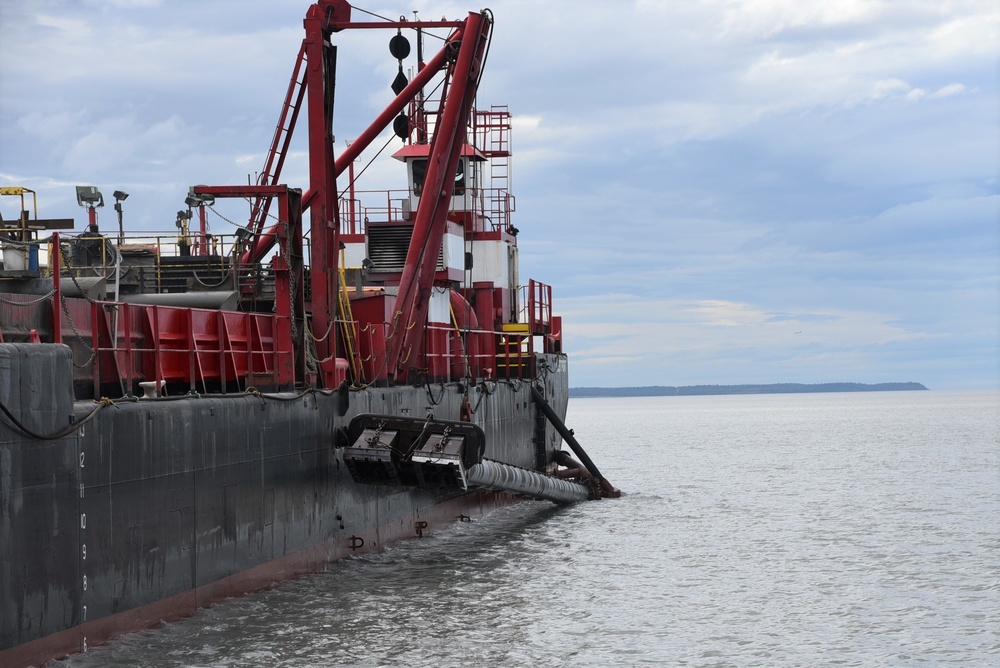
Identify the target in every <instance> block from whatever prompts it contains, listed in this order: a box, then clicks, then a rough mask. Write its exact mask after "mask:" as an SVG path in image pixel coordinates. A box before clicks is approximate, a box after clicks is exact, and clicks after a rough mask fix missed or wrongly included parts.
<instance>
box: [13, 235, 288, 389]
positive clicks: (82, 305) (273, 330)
mask: <svg viewBox="0 0 1000 668" xmlns="http://www.w3.org/2000/svg"><path fill="white" fill-rule="evenodd" d="M56 239H58V236H57V235H53V237H50V238H48V239H43V240H38V241H32V242H28V243H24V242H19V243H20V246H19V249H18V252H23V253H24V254H25V255H26V256H28V255H30V256H33V257H36V258H37V261H36V262H35V263H34V265H33V266H32V265H31V264H28V265H27V266H25V267H21V266H20V264H23V263H19V264H18V268H17V269H12V268H9V267H8V266H6V265H5V267H4V270H3V272H2V273H0V278H2V279H9V280H10V281H11V282H10V284H9V285H10V286H11V287H10V290H9V291H8V290H5V289H4V287H3V285H4V284H3V283H0V291H2V292H5V293H6V294H4V295H3V299H2V303H0V340H6V341H37V342H46V343H63V344H66V345H67V346H69V347H70V349H71V350H72V353H73V364H74V367H75V371H74V385H75V387H76V391H77V396H78V397H79V398H87V397H88V396H101V395H108V396H119V392H120V394H121V395H123V396H128V395H131V394H133V393H136V392H137V391H138V387H139V383H143V382H151V383H154V384H158V385H163V386H164V387H166V388H169V390H170V391H171V392H176V391H179V390H181V389H183V390H184V391H194V392H220V391H231V390H244V389H246V388H248V387H253V386H258V387H261V388H271V389H273V388H288V387H291V386H293V384H294V382H295V371H294V359H295V356H294V349H293V345H292V334H291V331H292V329H293V325H292V323H291V318H290V316H289V315H288V313H289V311H288V309H287V307H285V308H279V309H277V312H276V313H274V312H266V313H260V312H240V311H237V310H236V301H237V297H236V294H235V292H234V291H233V290H232V288H230V289H229V290H211V289H207V288H211V287H218V285H217V284H216V285H202V286H200V287H201V289H194V290H191V291H190V294H181V295H164V294H157V293H168V292H186V291H187V289H188V288H189V287H191V286H188V285H185V286H180V288H179V289H177V290H172V289H169V286H168V283H169V281H170V267H171V263H177V264H178V266H185V267H186V268H187V269H188V276H191V275H192V273H193V277H194V279H195V280H198V279H199V276H200V277H201V278H207V277H208V276H209V274H210V272H211V271H218V272H219V275H222V276H223V278H224V274H225V272H226V271H229V267H230V266H231V265H227V264H226V263H224V262H221V261H220V258H218V257H214V256H211V255H205V256H202V257H197V258H196V260H197V263H196V264H195V265H193V266H194V271H193V272H192V271H191V269H192V265H190V264H188V265H185V264H184V262H181V261H179V260H178V258H186V259H188V260H190V257H191V256H189V255H184V254H182V253H181V252H178V254H177V255H172V254H171V250H172V249H171V245H172V243H171V242H169V241H167V237H162V236H155V235H154V236H150V237H147V238H145V239H144V240H140V241H136V239H135V238H132V239H130V243H129V244H113V243H111V241H110V240H108V239H107V238H105V237H102V236H99V235H90V236H87V237H84V236H83V235H81V236H80V237H70V238H68V239H65V238H64V239H65V240H64V239H59V240H58V243H57V241H56ZM222 243H225V242H222ZM81 244H91V245H90V246H89V247H87V246H84V247H83V248H82V250H81ZM7 245H8V246H9V245H10V244H7ZM5 250H7V248H6V246H5ZM176 250H178V251H179V249H176ZM123 260H127V262H126V261H123ZM143 272H146V273H147V274H148V276H145V277H143V275H142V274H143ZM206 272H209V273H206ZM282 276H283V278H282V281H283V283H282V285H283V286H284V288H285V292H286V293H287V286H288V278H287V272H283V274H282ZM201 282H202V283H205V281H204V280H202V281H201ZM126 284H131V285H130V286H129V290H127V291H126V290H125V289H124V288H125V287H126ZM137 286H141V287H144V290H143V291H142V292H138V291H137ZM175 287H176V286H175ZM109 292H114V294H115V295H116V296H115V297H114V298H113V299H112V300H110V301H109V300H107V299H105V295H106V294H108V293H109ZM126 292H128V293H130V294H126ZM151 295H156V297H157V298H158V299H159V298H161V297H166V298H168V299H166V300H160V303H156V304H153V303H149V302H148V299H149V297H150V296H151ZM174 298H180V299H174ZM206 298H207V299H206ZM203 299H205V300H206V301H208V302H214V301H219V303H218V304H215V305H212V306H206V307H205V308H200V307H195V306H199V304H200V302H199V301H191V300H203ZM123 300H128V301H127V302H126V301H123ZM144 300H145V301H147V303H140V302H141V301H144ZM286 301H287V300H286ZM268 310H269V311H270V309H268Z"/></svg>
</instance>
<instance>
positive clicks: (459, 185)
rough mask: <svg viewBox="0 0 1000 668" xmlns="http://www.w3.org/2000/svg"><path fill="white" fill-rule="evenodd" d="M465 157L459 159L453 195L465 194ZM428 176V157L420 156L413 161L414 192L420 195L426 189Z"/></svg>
mask: <svg viewBox="0 0 1000 668" xmlns="http://www.w3.org/2000/svg"><path fill="white" fill-rule="evenodd" d="M465 160H466V159H465V158H462V159H461V160H459V161H458V169H457V170H456V171H455V187H454V190H453V192H452V195H455V196H461V195H464V194H465ZM426 176H427V159H426V158H418V159H416V160H414V161H413V194H414V195H416V196H417V197H420V193H421V191H422V190H423V189H424V178H425V177H426Z"/></svg>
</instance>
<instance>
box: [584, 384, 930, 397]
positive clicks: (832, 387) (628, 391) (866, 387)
mask: <svg viewBox="0 0 1000 668" xmlns="http://www.w3.org/2000/svg"><path fill="white" fill-rule="evenodd" d="M926 389H927V388H926V387H925V386H924V385H923V384H922V383H873V384H866V383H812V384H807V383H772V384H769V385H683V386H680V387H672V386H668V385H648V386H645V387H571V388H569V396H570V397H571V398H572V397H580V398H583V397H681V396H701V395H713V394H802V393H809V392H899V391H910V390H926Z"/></svg>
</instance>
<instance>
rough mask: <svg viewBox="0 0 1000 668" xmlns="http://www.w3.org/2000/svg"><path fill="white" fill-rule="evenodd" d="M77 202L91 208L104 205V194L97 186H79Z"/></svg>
mask: <svg viewBox="0 0 1000 668" xmlns="http://www.w3.org/2000/svg"><path fill="white" fill-rule="evenodd" d="M76 203H77V204H79V205H80V206H87V207H91V208H93V207H97V206H104V195H102V194H101V191H100V190H98V189H97V187H96V186H77V187H76Z"/></svg>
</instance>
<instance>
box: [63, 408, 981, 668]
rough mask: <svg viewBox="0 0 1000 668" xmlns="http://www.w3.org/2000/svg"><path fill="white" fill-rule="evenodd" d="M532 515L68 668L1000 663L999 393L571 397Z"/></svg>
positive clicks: (379, 560) (356, 567) (281, 593)
mask: <svg viewBox="0 0 1000 668" xmlns="http://www.w3.org/2000/svg"><path fill="white" fill-rule="evenodd" d="M567 422H568V424H569V425H570V427H572V428H574V429H575V431H576V435H577V438H578V439H579V440H580V442H581V443H582V444H583V445H584V447H586V448H587V450H588V452H589V453H590V455H591V457H592V458H593V459H594V460H595V462H596V463H597V464H598V466H599V467H600V468H601V470H602V473H603V474H604V475H605V476H606V477H607V478H609V479H610V480H612V481H613V482H614V483H615V484H616V485H617V486H618V487H620V488H621V489H622V490H623V491H625V496H624V497H623V498H621V499H619V500H605V501H600V502H590V503H581V504H577V505H574V506H555V505H553V504H550V503H546V502H526V503H523V504H520V505H518V506H515V507H511V508H505V509H503V510H500V511H497V512H496V513H493V514H492V515H490V516H488V517H487V518H485V519H483V520H480V521H478V522H475V523H471V524H460V525H457V526H454V527H452V528H449V529H447V530H445V531H442V532H439V533H437V534H435V535H433V536H429V537H425V538H423V539H420V540H417V541H413V542H409V543H405V544H400V545H397V546H395V547H393V548H391V549H390V550H389V551H387V552H386V553H384V554H381V555H377V556H373V557H364V558H358V559H352V560H349V561H346V562H342V563H339V564H334V565H332V566H331V567H330V568H329V570H328V571H327V572H326V573H322V574H319V575H315V576H311V577H308V578H304V579H301V580H298V581H295V582H291V583H286V584H284V585H281V586H279V587H277V588H276V589H273V590H271V591H268V592H262V593H259V594H255V595H251V596H246V597H243V598H240V599H235V600H232V601H228V602H225V603H223V604H220V605H217V606H215V607H213V608H211V609H208V610H203V611H201V612H199V613H198V614H196V615H194V616H193V617H191V618H189V619H186V620H184V621H181V622H177V623H173V624H167V625H164V626H162V627H161V628H158V629H154V630H151V631H147V632H143V633H139V634H134V635H131V636H127V637H125V638H123V639H120V640H118V641H116V642H114V643H111V644H109V645H107V646H105V647H100V648H95V649H92V650H91V651H90V652H88V653H87V654H85V655H79V656H76V657H72V658H70V659H68V660H66V661H64V662H61V663H59V664H57V665H64V666H143V667H146V668H154V667H161V666H163V667H165V666H456V667H457V666H562V665H566V666H608V665H612V666H645V665H668V666H828V665H831V666H832V665H842V666H919V665H927V666H944V665H956V666H959V665H960V666H996V665H1000V395H998V394H997V393H995V392H992V393H991V392H888V393H845V394H801V395H755V396H712V397H650V398H638V399H636V398H615V399H574V400H572V401H571V402H570V411H569V415H568V417H567Z"/></svg>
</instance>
